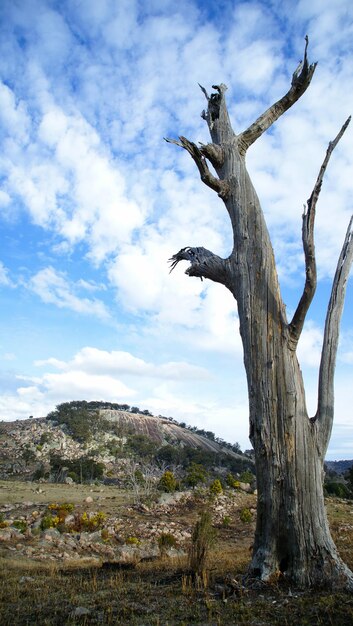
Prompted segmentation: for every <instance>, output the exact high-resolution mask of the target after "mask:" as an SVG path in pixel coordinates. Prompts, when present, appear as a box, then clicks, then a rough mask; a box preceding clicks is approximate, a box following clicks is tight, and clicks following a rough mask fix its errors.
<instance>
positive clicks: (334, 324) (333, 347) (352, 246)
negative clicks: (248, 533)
mask: <svg viewBox="0 0 353 626" xmlns="http://www.w3.org/2000/svg"><path fill="white" fill-rule="evenodd" d="M352 262H353V215H352V217H351V219H350V222H349V225H348V229H347V233H346V237H345V240H344V243H343V247H342V250H341V254H340V257H339V259H338V263H337V269H336V273H335V277H334V280H333V285H332V291H331V297H330V302H329V305H328V309H327V315H326V322H325V331H324V341H323V347H322V353H321V363H320V372H319V398H318V410H317V414H316V419H317V420H318V421H319V424H320V446H321V452H322V456H323V457H324V455H325V453H326V449H327V446H328V442H329V439H330V435H331V429H332V422H333V408H334V382H333V380H334V371H335V365H336V356H337V348H338V338H339V326H340V321H341V316H342V311H343V306H344V297H345V293H346V286H347V281H348V277H349V272H350V269H351V266H352Z"/></svg>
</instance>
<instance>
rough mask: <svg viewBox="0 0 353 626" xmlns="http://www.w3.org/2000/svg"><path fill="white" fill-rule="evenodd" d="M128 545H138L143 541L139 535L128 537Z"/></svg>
mask: <svg viewBox="0 0 353 626" xmlns="http://www.w3.org/2000/svg"><path fill="white" fill-rule="evenodd" d="M125 543H126V544H127V545H128V546H138V545H139V544H140V543H141V542H140V540H139V539H138V538H137V537H128V538H127V539H126V541H125Z"/></svg>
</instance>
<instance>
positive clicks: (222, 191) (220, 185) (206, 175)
mask: <svg viewBox="0 0 353 626" xmlns="http://www.w3.org/2000/svg"><path fill="white" fill-rule="evenodd" d="M165 141H167V142H168V143H174V144H175V145H177V146H180V147H181V148H184V150H186V151H187V152H188V153H189V154H190V156H191V157H192V159H193V160H194V162H195V163H196V165H197V168H198V170H199V172H200V177H201V180H202V182H203V183H205V185H207V186H208V187H211V189H213V190H214V191H216V192H217V193H218V195H219V197H220V198H222V200H225V199H226V198H227V196H228V193H229V185H228V183H227V182H226V181H225V180H220V179H219V178H217V177H216V176H214V175H213V174H212V173H211V172H210V170H209V167H208V165H207V161H206V158H205V156H204V155H203V152H206V154H207V146H205V147H204V148H202V149H201V150H200V148H198V147H197V145H196V144H195V143H193V142H192V141H189V140H188V139H186V138H185V137H179V141H177V140H176V139H168V138H165ZM205 148H206V150H205ZM208 156H209V155H208ZM218 156H220V153H219V152H218Z"/></svg>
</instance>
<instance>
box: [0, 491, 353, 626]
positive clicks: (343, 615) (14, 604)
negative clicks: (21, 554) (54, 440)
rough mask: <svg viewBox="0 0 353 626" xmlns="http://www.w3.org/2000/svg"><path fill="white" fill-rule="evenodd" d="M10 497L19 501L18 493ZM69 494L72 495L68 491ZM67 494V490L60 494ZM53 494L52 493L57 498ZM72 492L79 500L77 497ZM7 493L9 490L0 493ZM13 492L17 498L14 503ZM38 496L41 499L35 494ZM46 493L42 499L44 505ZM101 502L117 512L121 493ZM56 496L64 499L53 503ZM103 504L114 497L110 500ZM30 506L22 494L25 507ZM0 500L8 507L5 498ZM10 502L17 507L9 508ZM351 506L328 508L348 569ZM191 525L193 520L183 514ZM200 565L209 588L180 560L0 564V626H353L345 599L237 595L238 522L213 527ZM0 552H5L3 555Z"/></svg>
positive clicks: (247, 534)
mask: <svg viewBox="0 0 353 626" xmlns="http://www.w3.org/2000/svg"><path fill="white" fill-rule="evenodd" d="M17 487H18V491H17V492H16V489H15V490H13V491H11V497H13V498H17V497H18V495H19V494H21V493H22V490H25V487H23V486H22V487H21V488H20V486H19V485H18V486H17ZM49 487H53V491H51V489H48V485H44V486H43V489H44V490H45V491H46V494H45V495H46V498H47V500H46V501H47V502H48V500H58V499H59V500H61V501H67V500H70V501H73V500H74V496H75V493H77V498H78V500H77V501H78V502H81V501H82V499H83V498H84V497H85V495H92V493H91V492H90V491H89V488H87V494H86V491H85V490H84V489H82V488H81V487H74V486H70V490H69V492H66V491H65V493H64V492H63V491H61V488H60V487H59V488H58V486H55V485H53V486H49ZM73 487H74V489H73ZM64 489H65V488H64ZM55 490H56V491H55ZM75 490H77V492H76V491H75ZM6 491H8V490H6ZM16 493H17V495H16ZM39 495H41V494H39ZM48 495H49V498H48ZM98 495H100V496H101V497H102V498H103V499H102V502H103V504H104V503H105V504H106V505H107V504H109V506H110V508H112V509H114V512H116V511H118V509H119V507H120V512H121V506H122V502H123V499H124V495H125V494H124V493H122V492H119V493H115V492H114V491H112V488H104V491H103V492H99V494H98ZM59 496H62V497H59ZM111 496H114V497H115V499H113V500H110V498H111ZM30 499H31V500H32V501H33V498H30V497H29V496H28V493H27V495H26V497H25V498H24V500H22V501H26V500H30ZM6 501H9V499H7V500H6ZM17 501H18V500H17ZM352 512H353V505H352V503H345V502H343V501H338V500H335V499H330V500H328V513H329V518H330V520H331V525H332V531H333V535H334V538H335V540H336V542H337V545H338V547H339V549H340V551H341V554H342V557H343V558H344V559H345V560H346V562H347V563H348V564H349V565H350V566H351V567H353V558H352V555H353V533H352V528H351V526H353V515H352ZM185 516H189V518H190V520H194V521H195V520H196V519H197V517H198V512H197V511H195V510H191V509H190V510H189V511H185V510H184V511H183V517H184V518H185ZM216 531H217V539H216V544H215V546H214V547H213V548H212V549H211V551H210V556H209V559H208V565H207V567H208V587H207V588H206V589H202V590H195V588H194V586H193V585H192V584H191V581H190V580H189V579H188V576H187V572H188V563H187V558H186V557H185V558H181V557H180V558H176V559H168V558H167V557H166V556H161V558H160V559H157V560H156V561H153V562H152V561H151V562H141V563H138V564H135V565H132V566H129V567H122V566H120V567H119V566H118V565H114V564H109V563H106V564H102V563H99V564H97V562H93V561H91V560H90V559H85V560H83V559H80V560H79V561H78V560H77V561H75V560H71V561H70V562H63V563H62V564H60V565H58V564H57V563H55V562H50V563H45V562H44V563H43V562H40V563H39V562H34V561H30V560H25V559H23V558H18V559H15V558H13V557H12V558H9V554H10V553H9V552H7V555H8V556H7V557H5V556H4V557H3V558H2V562H1V567H0V624H1V626H17V625H23V626H25V625H35V626H41V625H48V626H54V625H58V626H59V624H60V625H76V624H77V625H78V624H86V625H90V624H100V625H110V624H112V625H115V624H121V625H125V624H131V625H136V626H142V625H143V626H153V625H155V626H174V625H180V626H189V625H192V624H195V625H198V626H232V625H234V626H235V625H246V626H319V625H321V626H330V625H332V626H351V625H352V624H353V597H352V596H351V595H349V594H343V593H340V594H332V593H324V592H316V593H315V594H314V593H308V592H306V593H295V592H294V591H293V590H290V589H289V588H288V587H284V586H282V587H281V586H267V587H266V586H264V587H263V588H260V589H257V590H256V591H255V590H253V591H251V590H245V589H244V588H242V586H241V584H240V583H241V577H242V574H243V573H244V571H245V569H246V566H247V564H248V562H249V558H250V549H251V543H252V533H253V524H249V525H244V524H243V525H242V524H239V523H238V522H237V521H236V520H232V523H231V524H230V525H229V527H228V526H227V527H226V528H224V527H222V526H221V525H219V527H218V528H217V529H216ZM2 554H5V551H2Z"/></svg>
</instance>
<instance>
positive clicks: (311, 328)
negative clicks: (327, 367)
mask: <svg viewBox="0 0 353 626" xmlns="http://www.w3.org/2000/svg"><path fill="white" fill-rule="evenodd" d="M322 339H323V332H322V329H321V328H319V327H318V326H317V325H316V324H315V322H313V321H311V320H307V321H306V324H305V326H304V328H303V331H302V334H301V336H300V339H299V343H298V358H299V362H300V363H301V364H302V365H304V366H309V367H318V366H319V365H320V358H321V350H322Z"/></svg>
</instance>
